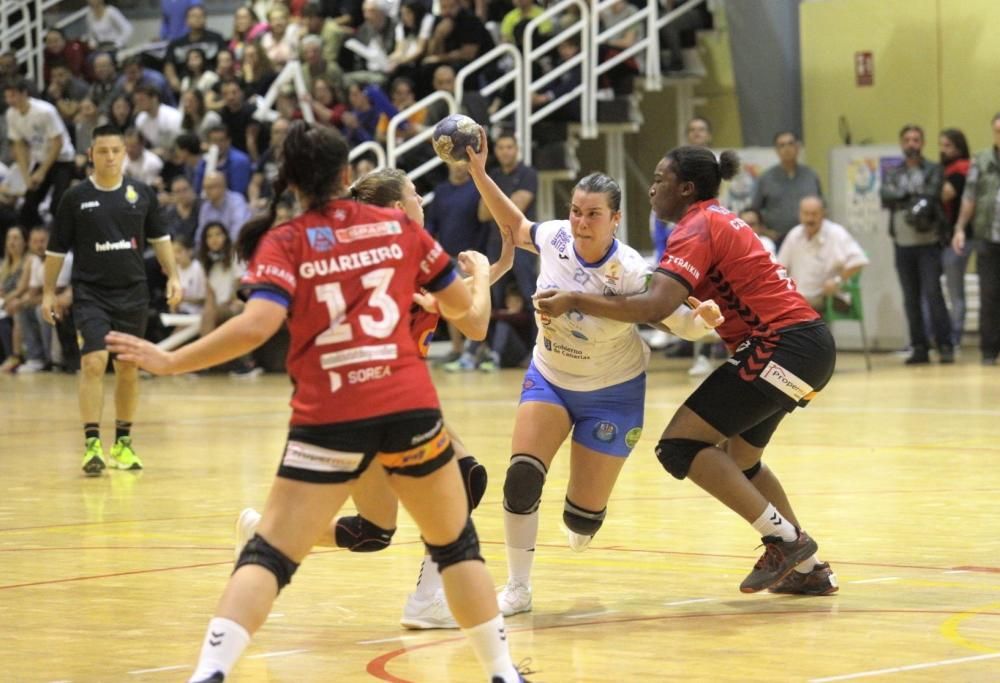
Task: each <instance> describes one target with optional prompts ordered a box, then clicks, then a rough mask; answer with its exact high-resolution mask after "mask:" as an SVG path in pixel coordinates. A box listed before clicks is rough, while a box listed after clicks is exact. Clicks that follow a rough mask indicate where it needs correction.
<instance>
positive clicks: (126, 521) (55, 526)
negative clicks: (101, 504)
mask: <svg viewBox="0 0 1000 683" xmlns="http://www.w3.org/2000/svg"><path fill="white" fill-rule="evenodd" d="M231 516H232V513H228V512H221V513H219V514H217V515H192V516H190V517H154V518H152V519H116V520H109V521H106V522H68V523H66V524H40V525H38V526H18V527H7V528H0V533H3V532H4V531H32V530H35V529H63V528H67V527H78V526H103V525H106V524H145V523H147V522H176V521H178V520H182V519H216V518H218V517H231Z"/></svg>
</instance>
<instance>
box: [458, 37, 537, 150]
mask: <svg viewBox="0 0 1000 683" xmlns="http://www.w3.org/2000/svg"><path fill="white" fill-rule="evenodd" d="M504 59H509V60H510V61H511V62H512V63H513V65H514V66H513V68H512V69H509V70H508V71H507V73H505V74H504V75H502V76H501V77H500V78H498V79H496V80H495V81H492V82H491V83H490V84H489V85H487V86H485V87H483V88H481V89H480V90H479V94H480V95H482V96H483V97H485V98H486V99H489V98H490V97H491V96H493V95H495V94H497V93H498V92H500V91H501V90H502V89H503V88H506V87H507V86H508V85H509V84H510V83H513V84H514V97H513V98H511V100H510V101H509V102H507V103H506V104H504V105H503V106H502V107H500V108H499V109H497V110H496V111H495V112H493V113H492V114H490V123H491V124H492V123H500V122H502V121H504V120H506V119H507V118H508V117H512V118H513V120H514V134H515V135H516V136H517V140H518V142H519V143H522V145H523V142H524V137H523V134H524V128H523V126H524V117H522V116H521V114H520V112H521V109H522V106H523V105H522V99H521V98H522V89H523V88H522V81H523V79H524V70H523V69H524V67H523V62H524V60H523V59H522V57H521V52H520V51H519V50H518V49H517V48H516V47H515V46H513V45H510V44H509V43H502V44H500V45H497V46H496V47H494V48H493V49H492V50H490V51H489V52H487V53H486V54H484V55H482V56H480V57H478V58H476V59H475V60H473V61H471V62H469V63H468V64H466V65H465V66H463V67H462V68H461V69H460V70H459V72H458V74H457V75H456V76H455V101H456V103H457V104H458V106H459V107H461V105H462V102H463V101H464V98H465V82H466V80H468V78H469V77H470V76H472V75H473V74H475V73H476V72H477V71H479V70H480V69H481V68H483V67H485V66H487V65H489V64H493V63H496V64H497V65H498V66H502V65H503V60H504Z"/></svg>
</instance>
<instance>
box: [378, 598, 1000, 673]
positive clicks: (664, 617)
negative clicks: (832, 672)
mask: <svg viewBox="0 0 1000 683" xmlns="http://www.w3.org/2000/svg"><path fill="white" fill-rule="evenodd" d="M812 614H819V615H825V616H831V613H830V611H829V610H759V611H753V612H713V613H707V612H692V613H688V614H661V615H654V616H646V617H627V618H624V619H595V620H593V621H580V622H576V623H572V624H551V625H549V626H538V627H530V628H527V627H526V628H510V627H509V626H508V627H507V633H519V632H537V631H553V630H556V629H566V628H577V627H580V626H608V625H615V624H632V623H641V622H648V621H671V620H679V619H715V618H718V617H750V618H754V619H756V618H759V617H762V616H766V617H771V616H794V617H797V616H803V615H812ZM844 614H947V615H952V614H955V610H934V609H838V610H837V612H836V616H841V615H844ZM976 615H977V616H990V617H1000V612H977V613H976ZM464 639H465V636H456V637H454V638H445V639H443V640H435V641H434V642H431V643H422V644H420V645H413V646H411V647H401V648H399V649H396V650H392V651H390V652H386V653H385V654H382V655H379V656H378V657H375V658H374V659H372V660H371V661H369V662H368V666H367V667H366V668H365V670H366V671H367V672H368V673H369V674H371V675H372V676H374V677H375V678H377V679H379V680H381V681H389V683H418V682H417V681H411V680H410V679H408V678H400V677H398V676H395V675H393V674H391V673H389V672H388V670H386V666H387V665H388V664H389V662H391V661H392V660H393V659H396V658H397V657H399V656H401V655H404V654H406V653H408V652H415V651H416V650H423V649H424V648H428V647H437V646H439V645H447V644H449V643H455V642H461V641H462V640H464ZM539 673H541V674H544V671H540V672H539Z"/></svg>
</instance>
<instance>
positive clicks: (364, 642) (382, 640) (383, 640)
mask: <svg viewBox="0 0 1000 683" xmlns="http://www.w3.org/2000/svg"><path fill="white" fill-rule="evenodd" d="M419 637H420V636H393V637H392V638H378V639H376V640H359V641H358V642H357V644H358V645H374V644H376V643H391V642H392V641H394V640H413V639H414V638H419Z"/></svg>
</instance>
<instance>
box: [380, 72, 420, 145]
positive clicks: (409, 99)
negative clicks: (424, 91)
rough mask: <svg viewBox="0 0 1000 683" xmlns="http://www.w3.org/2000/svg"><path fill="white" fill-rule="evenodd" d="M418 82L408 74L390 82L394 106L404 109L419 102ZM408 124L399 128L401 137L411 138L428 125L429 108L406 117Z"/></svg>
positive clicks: (398, 109)
mask: <svg viewBox="0 0 1000 683" xmlns="http://www.w3.org/2000/svg"><path fill="white" fill-rule="evenodd" d="M416 87H417V86H416V84H415V83H414V82H413V81H412V80H410V79H409V78H407V77H406V76H397V77H396V78H395V79H393V81H392V83H391V84H390V86H389V88H390V90H389V93H390V95H389V96H390V97H391V98H392V106H394V107H395V108H396V110H397V111H403V110H404V109H406V108H407V107H410V106H412V105H414V104H416V103H417V96H416ZM406 123H407V125H405V126H400V127H399V128H397V129H396V130H397V132H398V134H399V137H400V139H406V138H411V137H413V136H414V135H416V134H417V133H419V132H420V131H422V130H423V129H424V128H426V126H427V109H426V108H425V109H420V110H418V111H415V112H413V113H412V114H410V116H409V117H408V118H407V119H406Z"/></svg>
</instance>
